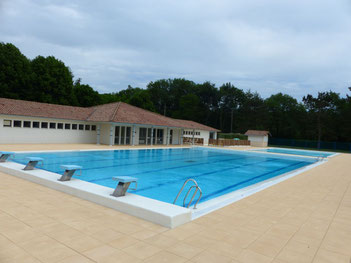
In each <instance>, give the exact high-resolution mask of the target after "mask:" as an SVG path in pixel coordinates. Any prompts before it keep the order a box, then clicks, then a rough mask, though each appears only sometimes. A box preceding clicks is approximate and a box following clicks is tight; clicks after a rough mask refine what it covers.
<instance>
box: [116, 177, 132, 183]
mask: <svg viewBox="0 0 351 263" xmlns="http://www.w3.org/2000/svg"><path fill="white" fill-rule="evenodd" d="M112 179H113V180H116V181H119V182H121V183H130V182H137V181H138V178H135V177H131V176H114V177H112Z"/></svg>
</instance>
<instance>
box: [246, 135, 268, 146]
mask: <svg viewBox="0 0 351 263" xmlns="http://www.w3.org/2000/svg"><path fill="white" fill-rule="evenodd" d="M248 140H249V141H250V145H251V146H254V147H267V146H268V136H267V135H266V136H262V135H249V136H248Z"/></svg>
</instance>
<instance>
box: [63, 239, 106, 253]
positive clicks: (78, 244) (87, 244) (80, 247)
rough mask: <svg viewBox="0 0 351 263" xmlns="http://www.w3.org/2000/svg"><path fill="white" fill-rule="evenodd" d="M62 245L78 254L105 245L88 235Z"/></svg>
mask: <svg viewBox="0 0 351 263" xmlns="http://www.w3.org/2000/svg"><path fill="white" fill-rule="evenodd" d="M62 243H63V244H65V245H66V246H68V247H70V248H72V249H73V250H76V251H78V252H83V251H86V250H90V249H93V248H96V247H99V246H102V245H103V243H102V242H101V241H99V240H96V239H94V238H92V237H90V236H86V235H82V236H79V237H76V238H72V239H69V240H66V241H64V242H62Z"/></svg>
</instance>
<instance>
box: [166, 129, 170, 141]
mask: <svg viewBox="0 0 351 263" xmlns="http://www.w3.org/2000/svg"><path fill="white" fill-rule="evenodd" d="M166 132H167V135H166V144H167V145H169V127H167V130H166Z"/></svg>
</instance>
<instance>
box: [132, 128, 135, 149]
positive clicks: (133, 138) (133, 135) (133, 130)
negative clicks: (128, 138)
mask: <svg viewBox="0 0 351 263" xmlns="http://www.w3.org/2000/svg"><path fill="white" fill-rule="evenodd" d="M134 145H135V125H133V128H132V146H134Z"/></svg>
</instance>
